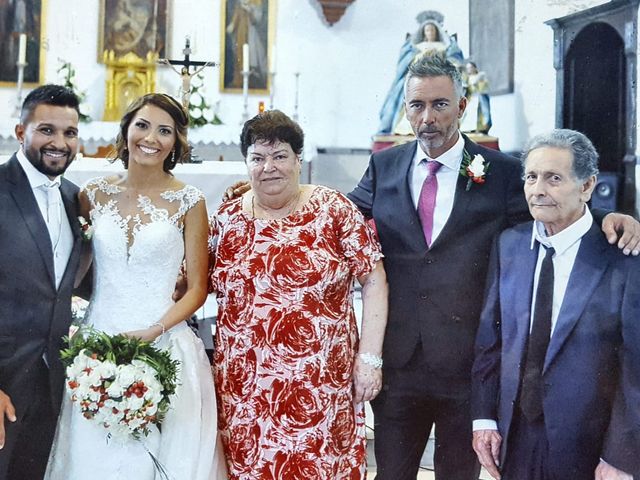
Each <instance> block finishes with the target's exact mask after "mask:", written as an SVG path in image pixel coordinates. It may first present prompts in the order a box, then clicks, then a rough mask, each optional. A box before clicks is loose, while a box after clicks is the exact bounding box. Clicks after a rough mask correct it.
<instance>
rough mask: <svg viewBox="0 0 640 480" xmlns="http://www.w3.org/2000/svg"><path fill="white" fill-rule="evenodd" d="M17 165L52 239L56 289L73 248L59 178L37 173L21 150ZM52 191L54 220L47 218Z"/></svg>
mask: <svg viewBox="0 0 640 480" xmlns="http://www.w3.org/2000/svg"><path fill="white" fill-rule="evenodd" d="M16 157H17V158H18V163H20V166H21V167H22V169H23V170H24V173H25V174H26V175H27V180H28V181H29V185H30V186H31V190H32V191H33V196H34V197H35V199H36V202H37V203H38V207H39V208H40V213H41V214H42V218H43V219H44V222H45V224H46V225H47V229H48V230H49V232H50V234H51V236H52V238H53V239H56V240H53V239H52V242H51V249H52V252H53V265H54V270H55V277H56V288H57V287H59V286H60V282H61V281H62V277H63V275H64V271H65V270H66V268H67V263H68V262H69V257H70V256H71V249H72V248H73V233H72V232H71V226H70V225H69V218H68V217H67V213H66V211H65V209H64V204H63V203H62V195H61V194H60V188H59V186H60V178H61V177H60V176H58V177H56V178H54V179H53V180H50V179H49V177H47V176H46V175H45V174H44V173H42V172H40V171H38V170H37V169H36V167H34V166H33V165H32V164H31V162H30V161H29V160H28V159H27V157H26V156H25V154H24V152H23V151H22V149H21V150H19V151H18V153H17V154H16ZM48 189H52V193H53V194H54V195H55V196H57V197H58V198H57V202H56V203H57V205H58V209H59V212H58V215H57V216H55V217H54V218H51V219H50V218H49V215H48V211H49V208H48V207H49V202H48V199H47V196H48V195H47V190H48ZM52 231H53V232H55V233H52Z"/></svg>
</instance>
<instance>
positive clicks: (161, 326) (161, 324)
mask: <svg viewBox="0 0 640 480" xmlns="http://www.w3.org/2000/svg"><path fill="white" fill-rule="evenodd" d="M154 325H158V326H159V327H160V328H161V329H162V333H161V334H160V335H164V332H166V330H165V327H164V324H163V323H162V322H156V323H154Z"/></svg>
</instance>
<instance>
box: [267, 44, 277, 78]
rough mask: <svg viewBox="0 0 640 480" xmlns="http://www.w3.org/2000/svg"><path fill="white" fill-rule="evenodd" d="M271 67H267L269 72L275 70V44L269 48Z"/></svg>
mask: <svg viewBox="0 0 640 480" xmlns="http://www.w3.org/2000/svg"><path fill="white" fill-rule="evenodd" d="M270 66H271V68H270V69H269V71H270V72H271V73H275V72H276V46H275V45H274V46H273V48H271V65H270Z"/></svg>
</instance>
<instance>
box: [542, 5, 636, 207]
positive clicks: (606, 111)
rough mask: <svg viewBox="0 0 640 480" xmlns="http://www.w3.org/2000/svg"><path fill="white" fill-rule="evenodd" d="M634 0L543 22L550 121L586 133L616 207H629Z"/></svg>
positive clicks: (633, 160) (632, 198) (631, 189)
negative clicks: (552, 93) (551, 82)
mask: <svg viewBox="0 0 640 480" xmlns="http://www.w3.org/2000/svg"><path fill="white" fill-rule="evenodd" d="M639 3H640V0H612V1H611V2H608V3H606V4H603V5H599V6H597V7H593V8H589V9H586V10H583V11H581V12H578V13H574V14H571V15H568V16H566V17H562V18H556V19H553V20H549V21H548V22H546V23H547V24H548V25H550V26H551V27H552V28H553V31H554V68H555V69H556V120H555V124H556V127H560V128H572V129H575V130H579V131H581V132H583V133H584V134H586V135H587V136H588V137H589V138H590V139H591V140H592V141H593V143H594V145H595V146H596V148H597V149H598V152H599V153H600V157H601V158H600V170H601V171H602V172H603V175H605V176H606V175H608V176H609V177H610V178H611V179H612V181H614V187H615V188H616V189H617V195H616V197H617V200H618V202H617V204H616V209H618V210H621V211H624V212H627V213H634V210H635V197H636V185H635V169H636V155H635V150H636V142H637V132H636V118H637V117H636V115H637V114H636V98H637V88H636V78H637V72H636V70H637V58H636V57H637V55H636V53H637V19H638V4H639Z"/></svg>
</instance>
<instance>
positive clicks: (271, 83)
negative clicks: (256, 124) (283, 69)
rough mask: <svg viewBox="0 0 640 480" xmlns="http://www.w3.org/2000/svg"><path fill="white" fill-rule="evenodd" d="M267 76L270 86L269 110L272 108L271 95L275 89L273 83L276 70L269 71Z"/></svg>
mask: <svg viewBox="0 0 640 480" xmlns="http://www.w3.org/2000/svg"><path fill="white" fill-rule="evenodd" d="M269 78H270V80H269V83H270V87H271V88H269V110H273V96H274V92H275V89H276V85H275V83H274V81H275V79H276V72H269Z"/></svg>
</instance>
